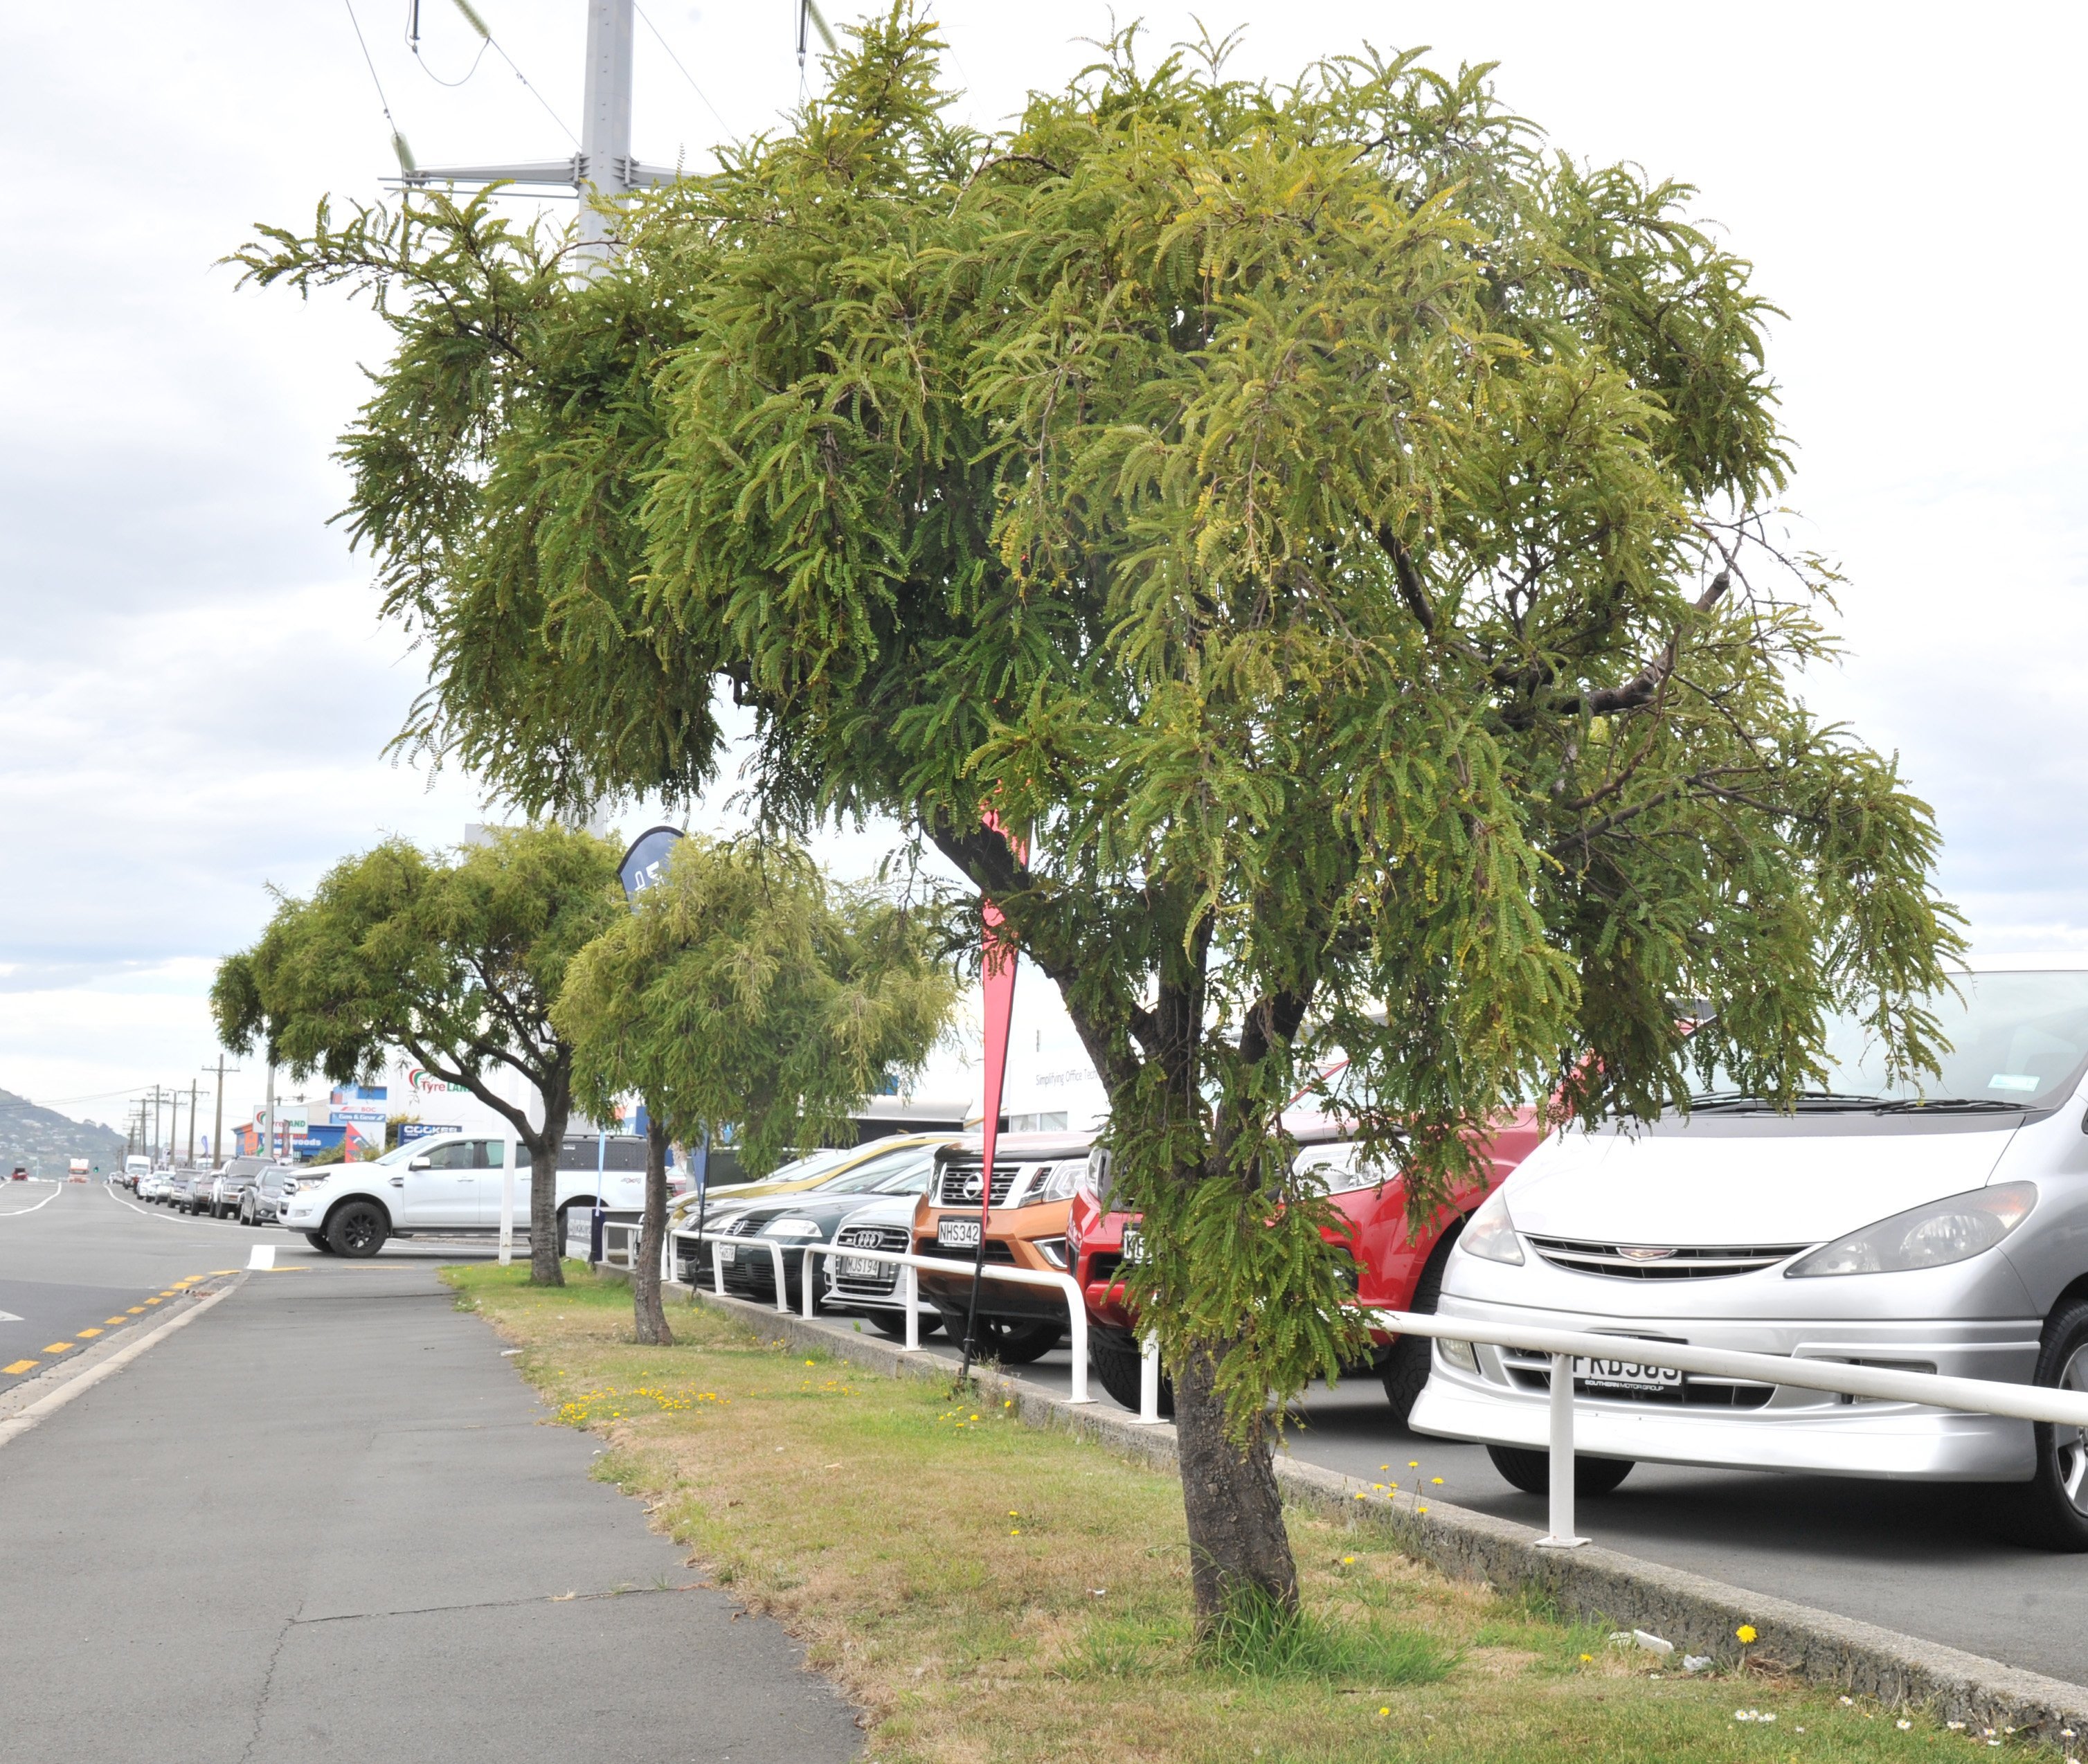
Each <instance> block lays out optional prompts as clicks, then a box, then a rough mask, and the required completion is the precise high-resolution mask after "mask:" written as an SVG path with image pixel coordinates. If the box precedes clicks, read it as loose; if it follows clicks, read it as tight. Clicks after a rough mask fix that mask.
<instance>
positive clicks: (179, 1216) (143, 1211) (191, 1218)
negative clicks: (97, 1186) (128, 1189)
mask: <svg viewBox="0 0 2088 1764" xmlns="http://www.w3.org/2000/svg"><path fill="white" fill-rule="evenodd" d="M105 1192H107V1194H108V1196H109V1199H110V1200H112V1201H114V1202H115V1203H116V1204H117V1205H118V1206H127V1207H129V1208H130V1209H131V1211H132V1212H133V1213H135V1214H137V1215H138V1216H139V1218H143V1219H155V1218H156V1219H160V1220H164V1221H165V1222H169V1223H172V1222H174V1221H176V1220H179V1221H180V1222H181V1223H182V1224H183V1225H186V1226H193V1227H195V1229H196V1230H198V1231H208V1232H210V1233H211V1234H212V1235H213V1236H215V1235H216V1234H217V1233H218V1232H220V1231H252V1230H253V1229H254V1227H252V1226H250V1225H242V1224H241V1223H240V1222H239V1221H238V1220H237V1219H199V1218H196V1217H195V1215H194V1214H188V1213H169V1212H167V1211H165V1210H160V1211H158V1212H155V1211H154V1210H152V1208H151V1207H148V1206H140V1205H138V1203H137V1202H136V1201H126V1200H125V1199H124V1198H123V1197H122V1195H120V1194H118V1193H117V1192H115V1190H114V1189H113V1188H112V1189H108V1190H106V1191H105ZM262 1229H263V1231H266V1230H267V1229H268V1227H266V1226H263V1227H262ZM278 1229H280V1227H278Z"/></svg>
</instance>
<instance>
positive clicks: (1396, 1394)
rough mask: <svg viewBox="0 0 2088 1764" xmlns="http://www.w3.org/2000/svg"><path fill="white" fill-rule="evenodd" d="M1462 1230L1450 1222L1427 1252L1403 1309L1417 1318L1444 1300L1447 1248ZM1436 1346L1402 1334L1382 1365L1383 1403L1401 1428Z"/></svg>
mask: <svg viewBox="0 0 2088 1764" xmlns="http://www.w3.org/2000/svg"><path fill="white" fill-rule="evenodd" d="M1464 1228H1465V1222H1464V1221H1463V1220H1462V1219H1457V1220H1455V1221H1453V1222H1452V1223H1451V1225H1450V1227H1449V1228H1448V1230H1447V1231H1444V1233H1443V1235H1442V1236H1441V1238H1440V1240H1437V1243H1436V1245H1435V1248H1434V1249H1433V1250H1431V1252H1429V1257H1428V1263H1427V1266H1426V1267H1424V1268H1423V1269H1422V1270H1421V1278H1420V1279H1419V1280H1418V1281H1416V1282H1414V1297H1413V1299H1412V1301H1411V1302H1410V1304H1408V1305H1407V1307H1406V1308H1407V1309H1408V1310H1410V1311H1411V1312H1414V1315H1415V1316H1417V1317H1427V1316H1429V1315H1430V1314H1431V1313H1432V1312H1434V1311H1435V1307H1436V1306H1437V1305H1438V1304H1440V1303H1441V1302H1442V1299H1443V1270H1444V1267H1445V1266H1447V1265H1448V1262H1449V1260H1450V1246H1451V1245H1452V1244H1454V1243H1456V1242H1457V1234H1458V1233H1459V1232H1460V1231H1463V1230H1464ZM1434 1354H1435V1342H1434V1341H1433V1339H1431V1338H1430V1337H1428V1336H1426V1335H1402V1336H1401V1337H1400V1338H1399V1339H1398V1340H1397V1341H1396V1342H1393V1344H1392V1356H1391V1358H1390V1359H1388V1360H1386V1362H1385V1364H1384V1400H1385V1401H1386V1402H1388V1403H1389V1404H1390V1405H1391V1406H1392V1421H1393V1426H1395V1427H1398V1428H1404V1427H1405V1426H1406V1421H1407V1417H1408V1416H1409V1415H1412V1414H1413V1413H1414V1404H1415V1403H1416V1402H1419V1401H1420V1400H1421V1387H1422V1386H1423V1385H1425V1384H1427V1382H1428V1364H1429V1361H1430V1359H1431V1358H1432V1357H1433V1355H1434Z"/></svg>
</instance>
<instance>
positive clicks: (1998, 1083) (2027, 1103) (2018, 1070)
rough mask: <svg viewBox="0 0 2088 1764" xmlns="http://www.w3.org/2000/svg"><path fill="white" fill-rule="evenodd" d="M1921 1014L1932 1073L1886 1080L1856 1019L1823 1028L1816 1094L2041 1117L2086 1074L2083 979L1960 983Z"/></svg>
mask: <svg viewBox="0 0 2088 1764" xmlns="http://www.w3.org/2000/svg"><path fill="white" fill-rule="evenodd" d="M1928 1008H1929V1009H1930V1010H1931V1011H1932V1012H1933V1013H1935V1016H1936V1021H1937V1022H1938V1024H1939V1025H1940V1032H1941V1039H1942V1040H1943V1042H1945V1043H1946V1044H1947V1051H1945V1052H1944V1053H1942V1054H1941V1055H1940V1056H1939V1058H1938V1064H1939V1065H1940V1068H1941V1069H1940V1071H1939V1072H1936V1073H1923V1074H1922V1075H1921V1076H1920V1077H1919V1078H1918V1079H1915V1080H1901V1081H1898V1082H1894V1081H1889V1080H1888V1078H1887V1077H1886V1075H1885V1056H1884V1053H1883V1051H1882V1050H1881V1049H1880V1047H1879V1046H1878V1044H1877V1042H1876V1039H1875V1038H1873V1037H1872V1034H1871V1033H1870V1031H1869V1030H1868V1029H1867V1028H1866V1027H1865V1025H1863V1022H1862V1021H1860V1020H1859V1019H1858V1018H1856V1017H1853V1016H1851V1017H1833V1018H1830V1019H1829V1022H1828V1025H1827V1046H1826V1053H1825V1060H1824V1064H1825V1068H1826V1072H1825V1076H1824V1077H1822V1078H1821V1080H1820V1081H1819V1085H1820V1090H1821V1092H1823V1093H1825V1096H1826V1097H1827V1098H1832V1099H1833V1100H1835V1101H1838V1102H1843V1103H1846V1104H1848V1105H1851V1106H1854V1107H1862V1106H1863V1105H1865V1104H1876V1103H1891V1104H1914V1103H1922V1104H1925V1105H1927V1106H1929V1107H1938V1106H1942V1105H1945V1104H1951V1103H1956V1104H1959V1105H1961V1106H1962V1105H1973V1104H1978V1105H1983V1106H1986V1107H1992V1108H1994V1109H1996V1110H2008V1109H2024V1110H2029V1109H2047V1108H2056V1107H2058V1106H2059V1105H2060V1103H2064V1102H2065V1101H2066V1100H2067V1098H2069V1096H2071V1095H2072V1094H2073V1087H2074V1085H2076V1084H2077V1083H2078V1082H2079V1081H2080V1078H2081V1074H2082V1069H2083V1068H2084V1067H2088V972H2075V973H2043V974H2039V973H2032V972H2022V971H2018V972H2013V973H2006V974H1962V975H1960V976H1959V977H1958V978H1957V983H1956V987H1955V989H1954V991H1945V992H1944V993H1942V994H1940V995H1938V996H1936V997H1935V998H1932V999H1931V1000H1928ZM1715 1094H1716V1092H1715V1090H1714V1095H1715Z"/></svg>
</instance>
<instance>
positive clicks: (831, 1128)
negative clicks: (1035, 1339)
mask: <svg viewBox="0 0 2088 1764" xmlns="http://www.w3.org/2000/svg"><path fill="white" fill-rule="evenodd" d="M935 954H936V946H935V938H934V936H933V933H932V931H931V927H929V926H928V925H927V924H926V923H923V921H922V918H921V917H920V915H919V914H909V913H907V912H905V910H902V909H901V908H900V907H897V906H893V905H892V904H891V903H890V902H888V901H885V900H883V899H880V898H879V897H876V896H875V895H872V894H869V893H851V892H849V891H847V890H844V889H839V888H836V887H835V886H834V885H833V884H832V883H831V882H829V881H828V879H827V878H826V877H825V876H824V875H823V874H822V873H821V872H820V871H819V867H818V866H817V865H815V863H813V862H812V861H811V858H809V857H807V855H806V854H805V853H804V852H803V851H802V850H801V849H800V848H798V847H797V846H793V845H789V844H788V843H780V844H779V843H766V842H754V841H742V842H734V841H716V840H711V839H706V838H703V837H689V838H685V839H683V840H682V841H680V842H679V843H678V845H676V846H675V847H674V852H673V854H672V856H671V857H670V859H669V862H668V865H667V869H666V873H665V876H663V877H662V878H661V881H660V882H659V884H657V886H655V887H653V888H648V889H647V890H646V891H645V892H644V893H642V894H641V895H640V896H639V897H638V899H637V901H636V903H635V910H634V911H632V912H631V913H630V914H627V915H626V916H625V917H623V918H619V919H618V920H617V921H616V923H614V924H613V925H612V926H611V927H610V928H609V929H608V930H607V931H605V932H604V933H603V934H602V935H601V936H600V937H598V938H597V939H596V940H595V941H594V942H593V943H592V944H588V947H587V948H585V949H584V950H582V951H581V952H580V956H579V957H578V958H577V959H576V960H575V961H574V962H573V964H572V967H571V972H570V973H569V974H567V978H566V983H565V987H564V990H563V992H562V993H561V994H560V995H559V998H558V1003H557V1004H555V1005H554V1007H553V1009H552V1021H554V1023H555V1024H556V1025H558V1030H559V1031H560V1033H562V1034H563V1035H565V1036H566V1038H567V1039H568V1040H569V1041H570V1042H571V1043H572V1047H573V1051H574V1077H575V1090H576V1094H578V1095H579V1096H580V1099H581V1100H582V1102H583V1103H587V1104H588V1105H589V1106H590V1107H593V1108H594V1109H596V1111H597V1112H601V1113H605V1112H606V1109H607V1105H608V1104H609V1103H610V1102H611V1101H612V1100H613V1099H614V1098H616V1097H618V1096H620V1095H624V1094H629V1093H630V1092H632V1091H636V1092H638V1093H639V1094H641V1095H643V1096H644V1098H645V1099H646V1104H647V1107H648V1109H649V1110H651V1111H653V1113H654V1114H655V1115H657V1118H658V1119H659V1120H660V1121H661V1123H662V1124H664V1125H665V1128H666V1129H667V1131H668V1132H669V1134H670V1137H674V1138H675V1139H678V1140H680V1141H682V1142H684V1143H691V1142H693V1141H695V1140H696V1139H698V1138H699V1137H702V1136H703V1135H704V1134H706V1133H708V1134H710V1135H712V1137H716V1136H717V1135H718V1134H719V1133H720V1132H721V1131H722V1130H723V1129H724V1128H727V1127H731V1128H734V1129H735V1130H736V1134H737V1137H736V1139H735V1141H734V1143H735V1145H736V1146H737V1148H738V1154H739V1162H740V1167H741V1168H742V1170H744V1171H747V1174H748V1175H757V1176H758V1175H765V1174H766V1173H767V1172H768V1171H769V1170H770V1169H772V1167H774V1166H775V1165H776V1164H777V1162H778V1161H779V1160H780V1159H781V1157H782V1155H783V1154H785V1152H787V1151H788V1150H790V1149H791V1148H792V1147H794V1146H798V1145H808V1144H816V1143H819V1142H821V1141H822V1140H823V1139H824V1137H827V1136H828V1135H830V1134H832V1133H835V1132H840V1131H841V1130H843V1129H844V1128H845V1126H846V1124H847V1120H848V1116H849V1112H850V1111H851V1110H853V1109H854V1108H855V1107H857V1106H858V1104H859V1103H860V1102H861V1100H862V1098H864V1097H865V1096H866V1095H868V1094H871V1092H872V1091H874V1090H876V1089H877V1087H878V1086H879V1084H880V1083H881V1082H882V1081H883V1080H884V1078H885V1077H887V1076H888V1075H895V1076H896V1075H901V1074H910V1073H914V1072H916V1071H918V1069H919V1068H920V1066H921V1064H922V1061H923V1060H926V1058H927V1056H928V1054H929V1052H930V1051H931V1049H932V1048H933V1047H934V1046H935V1042H936V1040H937V1038H939V1036H940V1035H941V1034H942V1033H943V1029H944V1026H945V1025H946V1024H947V1023H948V1020H949V1016H950V1013H951V1010H952V1007H953V1005H954V1004H955V1003H956V987H955V985H954V983H953V982H952V980H951V978H950V977H949V975H948V973H947V972H946V971H945V970H943V968H942V967H940V966H939V965H938V964H937V962H936V961H935Z"/></svg>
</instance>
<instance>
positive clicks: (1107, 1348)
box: [1088, 1329, 1174, 1419]
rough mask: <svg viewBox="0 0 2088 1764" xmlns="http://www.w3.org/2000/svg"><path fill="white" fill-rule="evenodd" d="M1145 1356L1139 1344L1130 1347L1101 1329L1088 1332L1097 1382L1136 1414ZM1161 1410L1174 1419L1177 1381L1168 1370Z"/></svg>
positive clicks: (1090, 1364) (1162, 1383)
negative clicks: (1141, 1365)
mask: <svg viewBox="0 0 2088 1764" xmlns="http://www.w3.org/2000/svg"><path fill="white" fill-rule="evenodd" d="M1142 1357H1143V1356H1141V1355H1140V1353H1139V1351H1138V1350H1137V1348H1136V1347H1126V1346H1125V1345H1124V1344H1123V1342H1119V1341H1117V1340H1115V1338H1112V1337H1110V1336H1106V1335H1104V1334H1102V1333H1101V1332H1100V1331H1098V1330H1095V1329H1090V1330H1089V1332H1088V1368H1089V1370H1090V1371H1091V1372H1093V1373H1094V1375H1095V1380H1096V1382H1097V1383H1098V1384H1100V1385H1101V1386H1102V1389H1105V1390H1106V1391H1107V1392H1108V1393H1109V1394H1110V1396H1112V1397H1113V1398H1115V1399H1116V1401H1117V1402H1120V1403H1122V1404H1123V1406H1124V1407H1125V1408H1127V1409H1128V1410H1130V1411H1131V1412H1132V1414H1133V1415H1136V1414H1137V1413H1138V1398H1139V1379H1140V1372H1141V1369H1142V1368H1141V1367H1140V1359H1141V1358H1142ZM1160 1413H1161V1415H1162V1419H1171V1418H1172V1417H1173V1415H1174V1380H1173V1379H1172V1378H1170V1377H1168V1376H1167V1374H1166V1371H1165V1370H1164V1369H1163V1370H1162V1372H1161V1374H1160Z"/></svg>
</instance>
